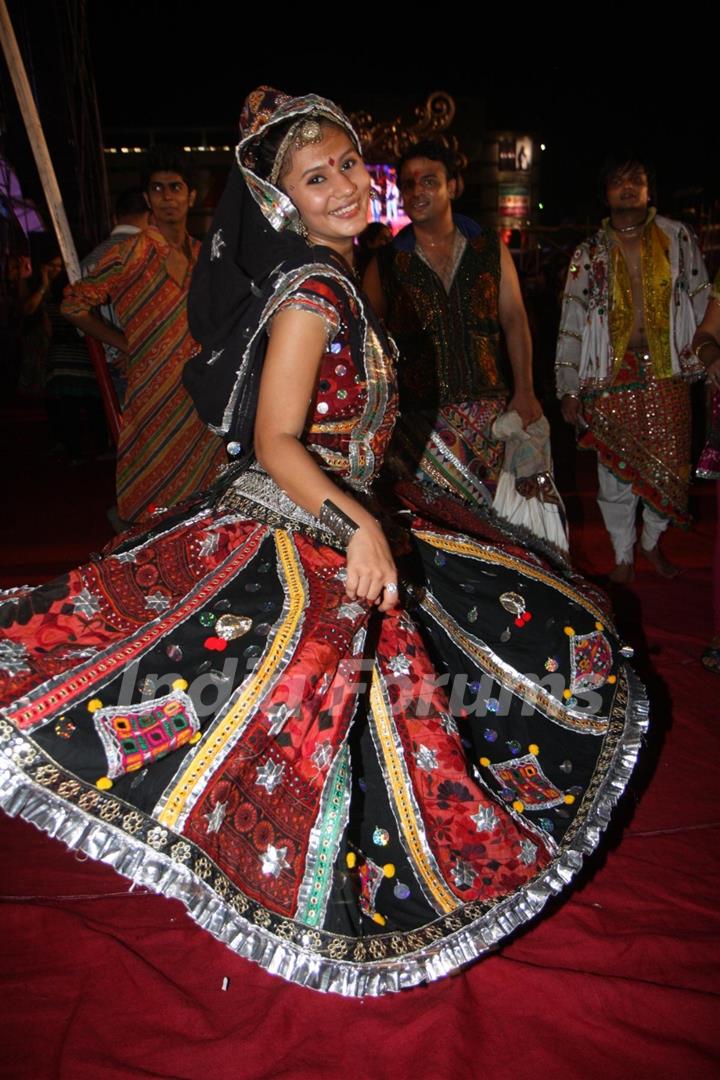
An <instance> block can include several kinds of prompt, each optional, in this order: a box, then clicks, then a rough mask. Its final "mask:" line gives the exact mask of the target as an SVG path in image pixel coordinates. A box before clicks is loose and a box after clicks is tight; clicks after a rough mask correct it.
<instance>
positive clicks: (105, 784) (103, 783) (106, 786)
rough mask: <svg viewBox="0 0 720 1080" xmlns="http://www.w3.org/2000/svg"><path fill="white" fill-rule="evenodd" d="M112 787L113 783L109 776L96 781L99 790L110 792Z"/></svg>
mask: <svg viewBox="0 0 720 1080" xmlns="http://www.w3.org/2000/svg"><path fill="white" fill-rule="evenodd" d="M112 786H113V782H112V780H111V779H110V777H109V776H101V777H100V779H99V780H96V781H95V787H96V788H99V789H100V791H109V790H110V788H111V787H112Z"/></svg>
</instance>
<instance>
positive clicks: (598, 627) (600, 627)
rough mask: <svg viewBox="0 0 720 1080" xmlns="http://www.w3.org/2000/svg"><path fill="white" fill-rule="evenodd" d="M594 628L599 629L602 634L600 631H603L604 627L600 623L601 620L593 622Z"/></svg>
mask: <svg viewBox="0 0 720 1080" xmlns="http://www.w3.org/2000/svg"><path fill="white" fill-rule="evenodd" d="M595 629H596V630H599V631H600V633H601V634H602V632H603V630H604V629H605V627H604V626H603V624H602V623H601V622H596V623H595Z"/></svg>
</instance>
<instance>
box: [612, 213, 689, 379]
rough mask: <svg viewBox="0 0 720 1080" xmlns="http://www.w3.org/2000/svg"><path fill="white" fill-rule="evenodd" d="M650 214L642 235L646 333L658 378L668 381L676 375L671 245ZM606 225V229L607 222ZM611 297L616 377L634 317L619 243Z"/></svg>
mask: <svg viewBox="0 0 720 1080" xmlns="http://www.w3.org/2000/svg"><path fill="white" fill-rule="evenodd" d="M651 213H652V216H651V217H650V219H649V220H648V223H647V225H646V226H645V229H644V231H643V235H642V240H641V248H640V268H641V274H642V283H643V312H644V316H645V332H646V334H647V340H648V346H649V350H650V358H651V361H652V366H653V372H654V374H655V378H656V379H669V378H670V376H671V375H672V373H673V370H672V359H671V356H670V303H671V300H672V273H671V270H670V258H669V251H670V241H669V239H668V237H667V236H666V235H665V233H664V232H663V231H662V230H661V229H660V228H658V226H657V225H656V224H655V221H654V217H655V214H654V212H651ZM605 224H606V226H607V222H606V223H605ZM609 293H610V312H609V329H610V340H611V342H612V347H613V375H616V374H617V372H618V369H619V367H620V365H621V363H622V360H623V357H624V356H625V353H626V352H627V347H628V342H629V340H630V334H631V332H632V327H633V321H634V315H635V313H634V310H633V302H632V288H631V285H630V273H629V271H628V268H627V263H626V262H625V258H624V256H623V253H622V248H621V247H620V244H619V243H617V242H615V243H613V244H612V247H611V256H610V289H609Z"/></svg>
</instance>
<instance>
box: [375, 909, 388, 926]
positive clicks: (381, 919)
mask: <svg viewBox="0 0 720 1080" xmlns="http://www.w3.org/2000/svg"><path fill="white" fill-rule="evenodd" d="M372 921H373V922H376V923H377V924H378V926H384V925H385V922H386V919H385V916H384V915H381V914H380V912H379V911H376V912H375V914H374V915H373V917H372Z"/></svg>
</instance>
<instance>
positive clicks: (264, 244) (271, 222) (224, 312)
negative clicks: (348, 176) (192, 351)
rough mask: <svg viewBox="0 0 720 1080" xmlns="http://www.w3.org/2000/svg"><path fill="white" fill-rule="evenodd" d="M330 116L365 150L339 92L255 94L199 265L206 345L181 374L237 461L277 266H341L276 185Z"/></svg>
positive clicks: (248, 431)
mask: <svg viewBox="0 0 720 1080" xmlns="http://www.w3.org/2000/svg"><path fill="white" fill-rule="evenodd" d="M323 121H326V122H330V123H333V124H337V126H338V127H340V128H342V129H343V130H344V131H346V132H347V133H348V136H349V137H350V139H351V141H352V143H353V145H354V146H355V147H356V148H357V150H358V153H359V152H360V141H359V139H358V137H357V134H356V133H355V131H354V130H353V128H352V125H351V124H350V121H349V120H348V119H347V117H346V116H345V114H344V113H343V112H342V111H341V110H340V109H339V108H338V107H337V105H334V104H333V103H332V101H327V100H326V99H325V98H321V97H316V96H315V95H314V94H308V95H306V96H304V97H296V98H293V97H289V96H288V95H287V94H283V93H281V92H280V91H279V90H273V89H272V88H270V87H267V86H261V87H260V88H259V89H257V90H254V91H253V92H252V93H251V94H249V95H248V97H247V100H246V101H245V104H244V105H243V108H242V113H241V116H240V142H239V143H238V146H237V150H236V158H237V164H238V168H233V169H232V171H231V173H230V176H229V177H228V182H227V185H226V187H225V191H224V193H223V195H222V198H221V199H220V202H219V203H218V206H217V209H216V211H215V216H214V218H213V224H212V227H211V229H210V232H209V233H208V235H207V237H206V238H205V241H204V242H203V246H202V250H201V252H200V258H199V259H198V263H197V266H196V267H195V271H194V273H193V278H192V283H191V286H190V295H189V297H188V320H189V323H190V331H191V333H192V335H193V337H194V338H195V340H196V341H198V342H199V343H200V346H201V350H200V352H199V353H198V354H197V355H196V356H194V357H193V358H192V360H190V361H189V362H188V363H187V364H186V365H185V371H184V373H183V382H184V384H185V388H186V389H187V391H188V393H189V394H190V396H191V397H192V399H193V401H194V403H195V407H196V409H197V411H198V413H199V414H200V417H201V419H202V420H203V421H204V422H205V423H207V424H208V425H209V426H210V427H211V428H212V429H213V430H214V431H216V432H218V434H221V435H224V436H225V438H226V439H227V440H228V452H229V453H230V454H231V455H236V460H238V462H239V461H240V459H241V458H242V459H245V458H246V455H250V454H251V453H252V429H253V425H254V420H255V410H256V407H257V393H258V386H259V379H260V372H261V369H262V362H263V359H264V355H265V334H264V332H263V328H264V325H265V320H266V318H267V317H268V311H269V307H268V304H269V301H270V298H271V296H273V295H274V293H273V290H274V288H275V283H276V282H277V280H278V277H279V275H280V274H287V273H288V272H289V271H291V270H293V269H297V268H298V267H302V266H304V265H307V264H309V263H312V264H314V265H321V264H323V263H325V264H328V263H331V264H332V265H333V267H334V273H335V274H337V272H338V262H342V260H338V258H337V256H334V255H333V254H332V253H331V252H329V251H327V250H325V249H323V248H322V247H319V248H311V247H309V246H308V244H307V243H306V242H305V241H304V240H303V239H302V237H301V236H299V235H298V233H297V232H296V230H297V228H298V226H299V224H300V220H299V215H298V212H297V210H296V209H295V206H294V205H293V203H292V201H291V200H290V199H289V198H288V196H287V195H286V194H285V193H284V192H283V191H281V190H280V187H279V186H278V183H279V180H280V178H281V173H282V168H283V164H284V161H285V157H286V155H287V153H288V151H290V150H292V149H293V148H296V147H299V146H307V145H309V144H310V143H312V142H319V141H320V139H321V138H322V132H321V124H322V122H323ZM348 273H349V271H348Z"/></svg>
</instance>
